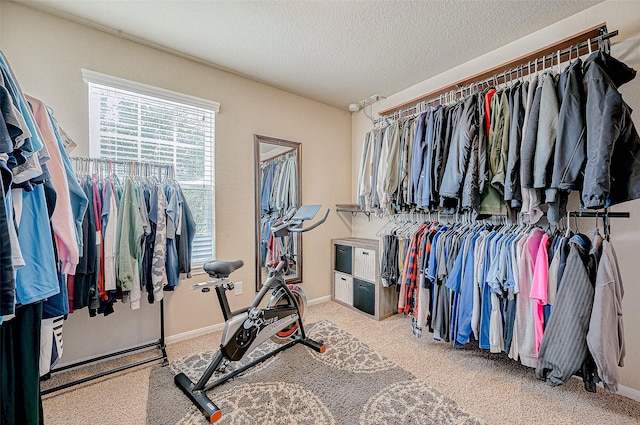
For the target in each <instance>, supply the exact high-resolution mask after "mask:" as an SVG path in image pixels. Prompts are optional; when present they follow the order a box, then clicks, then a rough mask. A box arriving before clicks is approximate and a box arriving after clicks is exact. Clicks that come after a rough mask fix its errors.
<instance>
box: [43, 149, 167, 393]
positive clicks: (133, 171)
mask: <svg viewBox="0 0 640 425" xmlns="http://www.w3.org/2000/svg"><path fill="white" fill-rule="evenodd" d="M70 160H71V161H73V162H74V164H75V168H76V171H77V172H78V173H80V174H96V175H105V176H106V175H108V174H113V166H114V165H115V166H116V168H119V167H120V168H122V169H124V171H125V172H127V171H128V172H129V174H130V175H134V176H141V177H158V178H163V177H167V178H173V177H174V175H175V172H174V167H173V165H166V164H152V163H146V162H138V161H117V160H110V159H103V158H82V157H71V158H70ZM107 167H108V168H107ZM159 304H160V338H159V339H158V340H157V341H154V342H150V343H146V344H142V345H138V346H135V347H131V348H127V349H124V350H120V351H117V352H115V353H109V354H105V355H101V356H97V357H93V358H90V359H87V360H83V361H79V362H76V363H71V364H68V365H65V366H62V367H59V368H55V369H52V370H51V371H50V372H49V373H48V374H47V375H45V376H44V377H43V379H48V378H49V377H50V376H51V375H53V374H55V373H60V372H63V371H65V370H69V369H73V368H76V367H80V366H84V365H87V364H91V363H96V362H100V361H102V360H107V359H110V358H114V357H119V356H122V355H125V354H130V353H135V352H138V351H143V350H146V349H149V348H157V349H158V350H160V352H161V353H160V354H159V355H156V356H153V357H150V358H147V359H143V360H140V361H137V362H135V363H131V364H128V365H124V366H120V367H116V368H114V369H110V370H106V371H104V372H99V373H96V374H93V375H90V376H87V377H85V378H81V379H77V380H75V381H71V382H67V383H65V384H62V385H58V386H56V387H52V388H48V389H46V390H43V391H41V392H40V394H41V395H46V394H50V393H53V392H56V391H60V390H63V389H66V388H69V387H73V386H76V385H79V384H83V383H85V382H89V381H93V380H95V379H99V378H102V377H104V376H108V375H112V374H114V373H118V372H122V371H124V370H127V369H132V368H135V367H138V366H142V365H144V364H147V363H151V362H155V361H158V360H162V366H167V365H168V364H169V358H168V356H167V349H166V343H165V329H164V298H163V299H161V300H160V302H159Z"/></svg>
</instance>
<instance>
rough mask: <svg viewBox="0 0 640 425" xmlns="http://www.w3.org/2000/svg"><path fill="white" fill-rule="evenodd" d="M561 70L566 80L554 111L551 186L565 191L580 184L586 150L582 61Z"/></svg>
mask: <svg viewBox="0 0 640 425" xmlns="http://www.w3.org/2000/svg"><path fill="white" fill-rule="evenodd" d="M564 73H566V82H565V84H564V86H563V87H561V88H562V90H561V91H562V103H561V105H560V112H559V115H558V135H557V140H556V146H555V152H554V159H553V175H552V178H551V187H552V188H554V189H559V190H567V191H569V190H578V189H580V188H581V187H582V170H583V167H584V162H585V161H586V154H587V151H586V138H587V133H586V128H585V116H584V109H585V99H584V87H583V85H582V80H583V77H582V61H581V60H580V59H578V60H576V61H575V62H573V63H572V64H571V65H569V67H568V68H567V69H566V70H565V72H564ZM564 73H563V74H564ZM559 85H560V84H559Z"/></svg>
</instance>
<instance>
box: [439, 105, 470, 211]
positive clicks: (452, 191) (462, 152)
mask: <svg viewBox="0 0 640 425" xmlns="http://www.w3.org/2000/svg"><path fill="white" fill-rule="evenodd" d="M477 139H478V106H477V104H476V95H475V94H474V95H472V96H469V97H467V98H466V99H465V100H464V106H463V107H462V113H461V115H460V118H459V120H458V122H457V124H456V128H455V130H454V132H453V137H452V139H451V145H450V146H449V156H448V158H447V165H446V168H445V170H444V176H443V178H442V185H441V186H440V197H441V198H452V199H460V197H461V193H462V186H463V181H464V176H465V173H466V172H467V169H468V161H469V152H470V150H471V146H472V145H475V146H476V149H477V143H478V141H477ZM476 152H477V150H476Z"/></svg>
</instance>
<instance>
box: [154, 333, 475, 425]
mask: <svg viewBox="0 0 640 425" xmlns="http://www.w3.org/2000/svg"><path fill="white" fill-rule="evenodd" d="M307 332H308V334H309V336H310V337H311V338H313V339H316V340H323V341H324V342H325V344H326V345H327V350H326V351H325V352H324V353H323V354H320V353H317V352H315V351H313V350H311V349H309V348H307V347H305V346H303V345H301V344H298V345H296V346H294V347H292V348H290V349H288V350H285V351H284V352H282V353H280V354H278V355H276V356H274V357H272V358H270V359H268V360H267V361H265V362H263V363H261V364H259V365H257V366H255V367H253V368H251V369H249V370H247V371H245V372H244V373H243V374H241V375H238V376H237V377H235V378H234V379H232V380H230V381H228V382H226V383H224V384H223V385H221V386H219V387H217V388H214V389H213V390H211V391H210V392H209V393H208V396H209V398H210V399H211V400H212V401H213V402H214V403H216V404H217V405H218V407H220V408H221V409H222V419H221V420H220V421H218V422H217V424H221V425H246V424H287V425H289V424H308V425H321V424H336V425H337V424H349V425H352V424H363V425H364V424H366V425H369V424H403V425H405V424H416V425H417V424H420V425H424V424H465V425H466V424H479V423H480V422H479V421H478V420H476V419H474V418H472V417H471V416H470V415H469V414H467V413H465V412H464V411H462V410H461V409H460V408H459V407H458V406H457V405H456V404H455V402H453V401H452V400H450V399H448V398H447V397H445V396H443V395H442V394H440V393H439V392H437V391H436V390H434V389H433V388H430V387H429V386H428V385H427V384H425V383H424V382H422V381H419V380H418V379H416V378H415V377H414V376H413V375H412V374H411V373H409V372H407V371H406V370H404V369H402V368H401V367H399V366H398V365H396V364H395V363H393V362H391V361H389V360H387V359H386V358H384V357H382V356H380V355H379V354H378V353H376V352H375V351H374V350H372V349H371V348H369V347H368V346H367V345H365V344H363V343H362V342H360V341H359V340H358V339H357V338H355V337H354V336H353V335H350V334H349V333H347V332H345V331H343V330H341V329H340V328H338V327H337V326H336V325H334V324H333V323H331V322H329V321H322V322H319V323H316V324H314V325H308V326H307ZM274 347H277V345H276V344H275V343H272V342H271V341H268V342H266V343H264V344H263V345H262V346H261V347H259V348H258V349H257V350H255V351H254V352H253V353H251V355H250V356H249V358H248V359H246V360H245V361H247V362H248V361H250V360H251V359H252V358H255V357H258V356H260V355H262V354H263V353H266V352H268V351H270V350H272V349H273V348H274ZM399 349H401V348H400V347H399ZM214 354H215V353H214V352H213V351H211V352H205V353H202V354H199V355H196V356H192V357H188V358H185V359H182V360H178V361H175V362H173V363H172V364H171V365H170V366H169V367H164V368H162V367H158V368H156V369H154V370H153V371H152V373H151V383H150V390H149V392H150V393H149V398H148V406H147V418H148V419H147V423H148V424H154V425H155V424H171V425H174V424H176V425H200V424H203V425H204V424H207V423H209V422H208V421H207V420H206V419H205V418H204V416H203V415H202V414H201V413H200V411H199V410H198V409H197V408H196V407H195V406H194V405H193V404H191V402H190V401H189V399H188V398H187V397H186V396H185V395H184V394H183V393H182V392H181V391H180V389H179V388H178V387H176V386H175V384H174V383H173V376H174V375H175V374H177V373H180V372H184V373H185V374H186V375H187V376H189V378H191V380H192V381H194V382H196V381H197V380H198V378H199V377H200V375H201V374H202V372H203V371H204V369H205V368H206V367H207V365H208V364H209V362H210V361H211V359H212V358H213V355H214ZM232 368H233V364H231V365H229V367H227V371H229V370H231V369H232ZM214 378H215V376H214ZM212 379H213V378H212Z"/></svg>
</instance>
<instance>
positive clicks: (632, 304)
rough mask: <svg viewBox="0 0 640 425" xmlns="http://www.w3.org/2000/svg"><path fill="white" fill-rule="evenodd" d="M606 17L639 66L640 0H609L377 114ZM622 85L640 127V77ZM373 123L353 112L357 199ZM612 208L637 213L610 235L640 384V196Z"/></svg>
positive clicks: (631, 380) (633, 382) (628, 373)
mask: <svg viewBox="0 0 640 425" xmlns="http://www.w3.org/2000/svg"><path fill="white" fill-rule="evenodd" d="M602 22H606V23H607V26H608V29H609V30H619V32H620V35H619V36H618V37H615V38H614V39H613V40H612V43H613V47H612V53H613V55H614V56H615V57H616V58H618V59H620V60H622V61H623V62H625V63H626V64H627V65H629V66H632V67H634V68H635V69H636V70H640V3H638V2H637V1H613V0H609V1H605V2H603V3H600V4H598V5H596V6H594V7H592V8H590V9H587V10H585V11H583V12H581V13H578V14H576V15H573V16H571V17H569V18H567V19H564V20H562V21H560V22H558V23H556V24H554V25H550V26H549V27H547V28H545V29H542V30H540V31H538V32H535V33H533V34H530V35H528V36H526V37H524V38H522V39H520V40H517V41H515V42H513V43H510V44H508V45H506V46H503V47H502V48H500V49H497V50H494V51H492V52H490V53H487V54H485V55H482V56H480V57H478V58H476V59H473V60H471V61H469V62H467V63H464V64H462V65H460V66H457V67H455V68H453V69H451V70H449V71H447V72H445V73H442V74H440V75H437V76H435V77H433V78H430V79H428V80H425V81H423V82H421V83H419V84H416V85H415V86H413V87H410V88H407V89H406V90H403V91H401V92H399V93H396V94H393V95H390V96H388V98H387V99H385V100H383V101H380V102H378V103H377V104H375V105H374V106H373V113H374V114H375V113H377V112H378V111H381V110H384V109H387V108H391V107H393V106H395V105H398V104H400V103H402V102H405V101H409V100H411V99H414V98H416V97H419V96H421V95H423V94H424V93H429V92H431V91H433V90H436V89H439V88H441V87H443V86H446V85H449V84H451V83H453V82H455V81H459V80H461V79H463V78H465V77H468V76H470V75H474V74H476V73H478V72H481V71H483V70H485V69H489V68H491V67H493V66H495V65H498V64H500V63H503V62H507V61H509V60H511V59H513V58H517V57H519V56H521V55H524V54H526V53H528V52H530V51H533V50H536V49H538V48H541V47H544V46H547V45H549V44H552V43H554V42H555V41H557V40H561V39H563V38H565V37H568V36H571V35H573V34H576V33H578V32H580V31H582V30H584V29H586V28H590V27H592V26H595V25H598V24H600V23H602ZM416 47H418V46H416ZM620 91H621V92H622V94H623V97H624V99H625V101H626V102H627V103H628V104H629V105H630V106H631V108H633V109H634V110H635V112H634V114H633V119H634V122H635V123H636V124H637V126H638V128H640V77H637V78H636V79H635V80H634V81H632V82H630V83H628V84H626V85H624V86H622V88H621V90H620ZM367 112H369V111H367ZM371 127H372V125H371V121H369V119H368V118H366V117H365V116H364V114H363V113H362V111H361V112H359V113H356V114H354V115H353V120H352V137H353V140H352V143H353V145H352V181H353V183H352V201H354V202H355V199H356V197H355V188H356V182H357V178H358V164H359V161H360V156H361V152H362V141H363V139H364V135H365V134H366V132H367V131H369V130H370V129H371ZM614 166H615V164H614ZM612 210H617V211H629V212H631V216H632V217H631V219H630V220H624V219H621V220H615V219H614V220H612V224H611V230H612V237H611V240H612V242H613V244H614V246H615V248H616V252H617V254H618V261H619V264H620V267H621V272H622V277H623V280H624V283H625V298H624V306H623V309H624V323H625V339H626V344H627V346H626V348H627V355H626V359H625V364H626V366H625V367H624V368H622V369H621V371H620V372H621V382H622V384H623V385H625V386H628V387H631V388H634V389H637V390H640V309H639V308H638V305H640V282H639V279H638V274H639V271H640V268H639V266H638V254H637V253H638V249H639V248H640V226H639V223H640V201H633V202H627V203H625V204H621V205H619V206H616V207H615V208H612ZM384 223H386V220H385V219H378V218H372V219H371V221H370V222H369V221H368V220H367V219H366V218H365V217H363V216H361V215H360V216H356V217H355V218H354V219H353V235H354V236H357V237H373V238H375V237H376V231H377V230H378V229H379V228H381V227H382V226H383V225H384ZM572 223H573V221H572ZM579 226H580V227H579V228H580V231H582V232H583V233H586V234H591V233H592V232H593V228H594V219H591V220H586V219H585V220H581V222H580V224H579ZM407 326H408V324H407Z"/></svg>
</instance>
